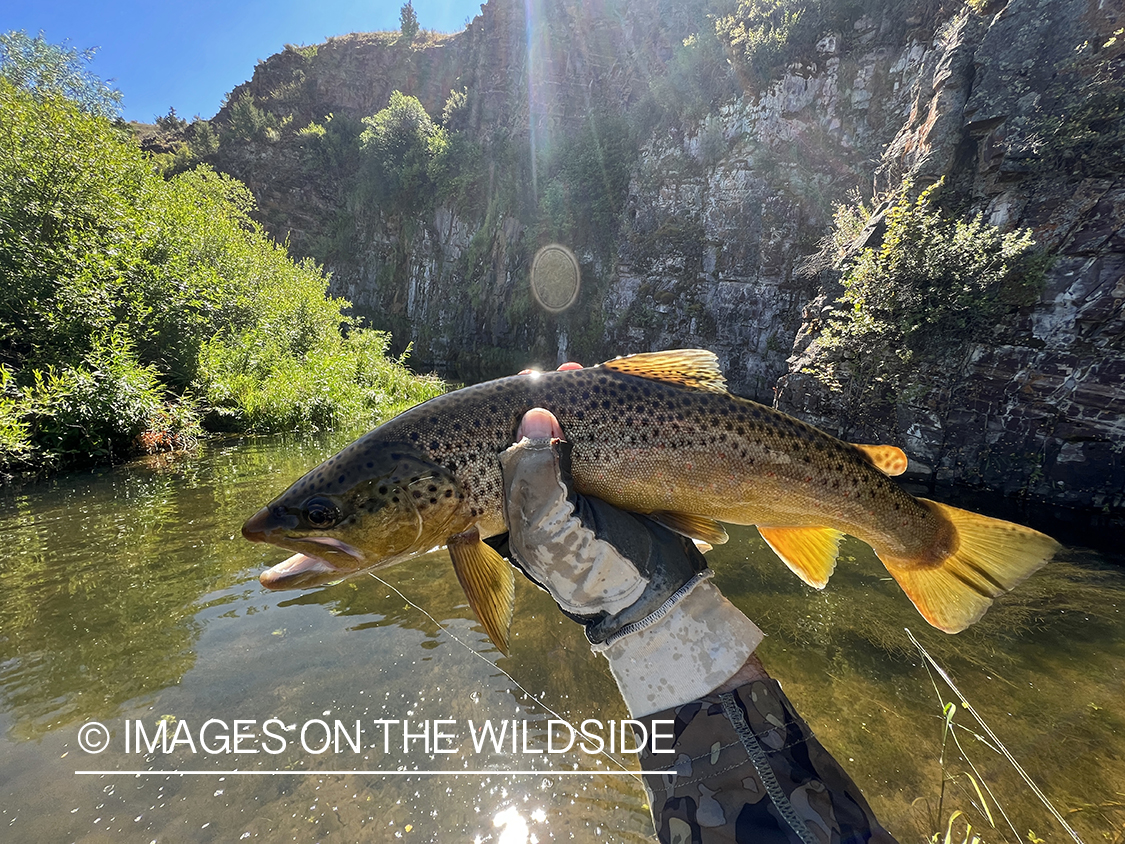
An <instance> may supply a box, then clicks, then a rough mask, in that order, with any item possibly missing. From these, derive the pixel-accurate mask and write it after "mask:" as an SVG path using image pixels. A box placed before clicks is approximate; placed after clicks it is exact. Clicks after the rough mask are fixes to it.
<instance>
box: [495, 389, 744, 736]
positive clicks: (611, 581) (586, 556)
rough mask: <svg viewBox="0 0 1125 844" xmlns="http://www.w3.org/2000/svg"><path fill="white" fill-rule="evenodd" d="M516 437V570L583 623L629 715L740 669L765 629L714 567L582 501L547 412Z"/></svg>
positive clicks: (683, 542)
mask: <svg viewBox="0 0 1125 844" xmlns="http://www.w3.org/2000/svg"><path fill="white" fill-rule="evenodd" d="M572 368H577V367H572ZM516 438H517V440H518V442H517V443H516V444H515V445H513V446H512V447H511V448H509V449H508V450H507V451H506V452H504V454H503V455H502V456H501V470H502V472H503V476H504V491H505V496H506V499H505V504H506V506H505V518H506V520H507V522H508V527H509V546H510V548H511V551H512V555H513V558H514V562H516V563H517V565H519V566H520V568H521V569H522V570H523V571H524V573H525V574H527V575H528V577H529V578H531V579H532V580H533V581H535V582H536V583H538V584H539V585H540V586H542V587H543V588H544V589H546V590H547V591H548V592H549V593H550V594H551V596H552V597H553V598H554V599H555V601H556V602H557V603H558V604H559V606H560V608H561V609H562V610H563V611H564V612H565V613H567V614H568V615H570V616H571V617H572V618H574V619H575V620H577V621H579V622H581V623H583V624H585V625H586V635H587V637H588V638H589V639H590V641H591V642H592V643H593V644H594V648H595V650H597V651H601V652H604V653H605V655H606V657H607V659H608V660H609V662H610V668H611V670H612V671H613V674H614V677H615V678H616V679H617V682H618V686H619V688H620V689H621V693H622V696H623V697H624V698H625V702H626V704H627V706H628V707H629V709H630V712H632V713H633V714H634V716H639V715H644V714H648V713H651V712H656V711H659V710H661V709H665V708H669V707H671V706H675V705H678V704H680V703H685V702H687V701H689V700H693V699H695V698H697V697H700V696H701V695H703V694H706V693H708V692H711V691H714V690H715V689H716V688H717V687H719V686H722V685H724V684H725V683H727V682H728V681H729V680H730V679H731V678H732V676H736V675H737V674H741V673H743V672H744V671H745V670H746V665H747V661H748V658H749V657H750V656H751V654H752V652H753V650H754V648H755V647H756V646H757V644H758V643H759V642H760V641H761V639H762V633H761V631H760V630H758V628H757V627H756V626H755V625H754V624H753V622H751V621H750V620H749V619H747V618H746V616H744V615H743V614H742V613H741V612H739V611H738V610H737V609H736V608H735V607H734V606H733V605H731V604H730V603H729V602H728V601H727V600H726V599H725V598H723V596H722V595H721V594H720V593H719V591H718V590H717V589H715V588H714V587H713V586H712V585H711V584H709V583H706V582H704V581H705V580H706V579H707V578H708V577H709V576H710V570H709V569H707V567H706V562H705V561H704V560H703V556H702V555H701V554H700V553H699V551H698V550H697V549H696V548H695V546H694V545H693V544H692V543H691V541H690V540H689V539H687V538H686V537H682V536H680V535H679V534H675V533H672V532H671V531H669V530H668V529H667V528H665V527H663V526H662V525H659V524H657V523H655V522H653V521H651V520H649V519H647V518H645V517H644V516H641V515H637V514H633V513H628V512H625V511H622V510H618V509H616V508H614V507H612V506H610V505H608V504H606V503H604V502H602V501H599V500H598V499H594V498H587V497H584V496H580V495H577V494H576V493H575V491H574V488H573V482H572V480H571V477H570V473H569V445H568V444H567V443H566V442H565V440H564V432H563V431H562V428H561V426H560V425H559V423H558V420H557V419H556V418H555V417H554V415H553V414H551V413H550V412H548V411H546V410H544V409H542V408H534V409H532V410H530V411H528V413H527V414H526V415H525V416H524V418H523V420H522V421H521V423H520V426H519V428H518V430H517V434H516ZM753 664H754V665H757V662H756V660H754V661H753Z"/></svg>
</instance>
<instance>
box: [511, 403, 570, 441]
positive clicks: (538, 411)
mask: <svg viewBox="0 0 1125 844" xmlns="http://www.w3.org/2000/svg"><path fill="white" fill-rule="evenodd" d="M562 435H563V432H562V426H560V425H559V420H558V419H556V418H555V415H554V414H553V413H551V411H549V410H544V409H543V408H541V407H533V408H532V409H531V410H529V411H528V412H527V413H525V414H524V416H523V420H522V421H521V422H520V426H519V428H518V429H516V439H517V440H520V439H522V438H524V437H527V438H528V439H532V440H541V439H560V440H561V439H562Z"/></svg>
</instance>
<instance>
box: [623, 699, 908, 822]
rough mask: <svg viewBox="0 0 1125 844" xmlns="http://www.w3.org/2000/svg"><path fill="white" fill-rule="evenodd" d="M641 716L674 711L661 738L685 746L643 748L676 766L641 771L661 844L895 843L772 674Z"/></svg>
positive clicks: (650, 761)
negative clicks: (664, 772) (675, 753)
mask: <svg viewBox="0 0 1125 844" xmlns="http://www.w3.org/2000/svg"><path fill="white" fill-rule="evenodd" d="M638 720H640V721H642V722H649V721H653V720H665V721H667V720H674V721H675V724H674V726H673V727H672V728H671V730H672V732H673V735H674V739H673V740H671V741H670V740H668V739H662V740H661V741H660V742H659V744H658V747H660V748H661V749H663V748H666V747H675V748H676V749H677V751H678V752H679V751H686V752H679V755H678V756H676V757H673V756H672V755H671V754H653V753H651V750H650V751H649V752H646V753H644V754H642V755H641V760H640V761H641V765H642V766H643V769H644V770H646V771H654V770H670V771H676V772H677V773H676V775H675V776H672V775H664V776H661V775H646V776H645V778H644V779H645V785H646V787H647V789H648V792H649V799H650V803H651V805H652V816H653V823H654V824H655V826H656V832H657V836H658V837H659V839H660V841H661V842H664V844H714V842H733V844H858V842H865V841H871V842H874V844H894V839H893V838H892V837H891V836H890V834H889V833H888V832H887V831H886V830H885V829H883V827H882V826H880V824H879V822H878V821H877V820H876V819H875V815H874V814H873V813H872V811H871V807H870V806H868V805H867V801H866V800H864V798H863V795H862V794H860V791H859V789H858V788H857V787H856V785H855V783H854V782H852V779H851V777H849V776H848V775H847V773H845V772H844V770H843V768H841V767H840V766H839V764H838V763H837V762H836V760H835V759H833V758H832V757H831V756H830V755H829V754H828V751H826V750H825V749H824V747H823V746H822V745H821V744H820V742H819V741H817V739H816V737H815V736H813V734H812V732H811V731H810V730H809V727H808V725H807V724H806V723H805V722H804V721H803V720H802V719H801V717H800V716H799V715H798V714H797V712H796V710H794V709H793V705H792V704H791V703H790V702H789V700H788V698H786V697H785V694H784V693H783V692H782V691H781V686H780V685H778V683H777V681H775V680H766V681H755V682H752V683H748V684H747V685H745V686H742V687H740V688H738V689H735V690H734V691H733V692H727V693H724V694H719V695H716V694H711V695H708V696H706V697H704V698H702V699H700V700H694V701H691V702H690V703H685V704H683V705H682V706H677V707H675V708H673V709H668V710H665V711H663V712H657V713H654V714H652V715H648V716H645V717H644V718H641V719H638ZM646 725H647V724H646ZM647 726H650V734H651V725H647ZM659 730H660V732H661V733H662V734H667V733H668V732H669V727H668V726H667V725H661V726H660V727H659ZM693 754H697V755H693Z"/></svg>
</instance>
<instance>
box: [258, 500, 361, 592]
mask: <svg viewBox="0 0 1125 844" xmlns="http://www.w3.org/2000/svg"><path fill="white" fill-rule="evenodd" d="M242 535H243V536H244V537H246V538H247V539H249V540H250V541H251V542H269V543H271V544H273V545H278V546H280V547H282V548H286V549H288V550H290V551H296V552H297V553H296V554H294V555H293V556H292V557H289V558H288V559H286V560H284V561H283V562H280V563H278V564H277V565H276V566H273V567H271V568H269V569H266V570H265V571H264V572H262V574H261V575H260V576H259V577H258V581H259V582H260V583H261V584H262V586H264V587H266V588H267V589H304V588H308V587H310V586H319V585H322V584H325V583H331V582H333V581H336V580H340V579H341V578H343V577H346V576H347V575H349V574H351V573H353V572H355V571H356V570H358V569H361V568H363V567H365V566H366V565H367V563H366V561H365V559H364V555H363V552H362V551H360V550H359V549H358V548H355V547H354V546H352V545H349V544H348V543H346V542H344V541H342V540H339V539H336V538H334V537H331V536H300V537H297V536H285V535H284V533H282V531H281V530H280V529H279V527H278V525H277V521H276V518H275V516H274V514H272V513H271V512H270V510H269V508H268V507H263V508H262V509H261V510H259V511H258V512H257V513H255V514H254V515H253V516H251V517H250V518H249V519H247V520H246V523H245V524H244V525H243V526H242Z"/></svg>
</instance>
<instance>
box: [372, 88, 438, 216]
mask: <svg viewBox="0 0 1125 844" xmlns="http://www.w3.org/2000/svg"><path fill="white" fill-rule="evenodd" d="M363 124H364V126H366V128H365V129H364V130H363V132H362V134H360V136H359V146H360V150H361V151H362V154H363V171H362V173H361V174H360V185H359V192H360V196H359V199H360V201H362V202H373V203H377V204H379V205H382V206H384V207H387V208H388V209H389V210H391V211H392V212H393V213H398V214H405V213H411V212H418V211H422V210H426V209H427V208H428V207H429V205H430V204H431V203H432V202H433V195H434V191H435V184H436V180H435V175H436V172H437V171H438V170H440V169H441V167H442V159H443V157H444V155H445V152H446V149H447V147H448V145H449V136H448V133H447V132H446V131H445V130H444V129H443V128H442V127H440V126H438V125H437V124H436V123H434V121H433V120H432V119H431V118H430V115H429V114H427V113H426V109H425V108H424V107H423V106H422V103H420V102H419V101H418V99H417V98H415V97H408V96H406V95H405V94H403V93H402V92H401V91H394V92H392V93H391V97H390V102H389V103H388V104H387V107H386V108H384V109H382V110H381V111H379V112H377V113H375V114H373V115H371V116H370V117H365V118H363Z"/></svg>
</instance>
